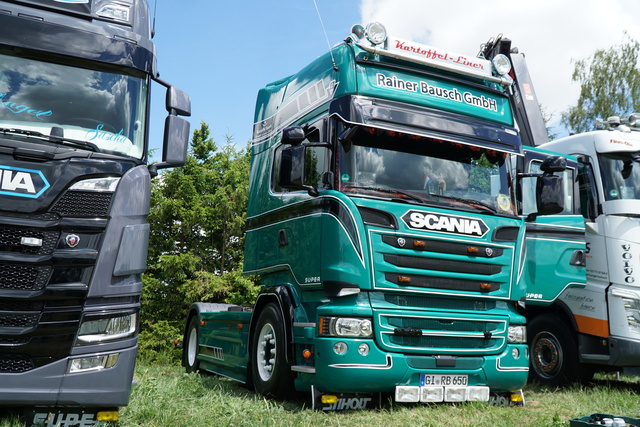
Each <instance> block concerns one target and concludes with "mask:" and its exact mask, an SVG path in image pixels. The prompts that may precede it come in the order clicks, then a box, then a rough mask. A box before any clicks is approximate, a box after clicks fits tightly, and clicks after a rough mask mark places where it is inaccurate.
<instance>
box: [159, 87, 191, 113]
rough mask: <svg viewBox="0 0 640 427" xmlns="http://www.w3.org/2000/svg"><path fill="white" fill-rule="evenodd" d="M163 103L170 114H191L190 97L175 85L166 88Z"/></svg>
mask: <svg viewBox="0 0 640 427" xmlns="http://www.w3.org/2000/svg"><path fill="white" fill-rule="evenodd" d="M165 105H166V108H167V112H168V113H169V114H171V115H172V116H186V117H189V116H191V98H190V97H189V95H187V94H186V93H184V92H183V91H181V90H180V89H178V88H177V87H173V86H169V87H168V88H167V98H166V100H165Z"/></svg>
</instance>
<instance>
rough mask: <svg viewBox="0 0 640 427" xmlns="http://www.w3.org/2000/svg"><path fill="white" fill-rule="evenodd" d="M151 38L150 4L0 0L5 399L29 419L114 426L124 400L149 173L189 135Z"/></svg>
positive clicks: (1, 391) (0, 306) (183, 104)
mask: <svg viewBox="0 0 640 427" xmlns="http://www.w3.org/2000/svg"><path fill="white" fill-rule="evenodd" d="M151 30H152V29H151V25H150V16H149V7H148V4H147V2H146V0H145V1H141V0H119V1H117V2H113V1H109V0H85V1H71V0H57V1H54V0H10V1H0V405H8V406H10V407H13V408H17V407H27V408H31V409H33V411H32V413H31V415H30V419H28V422H33V423H35V424H40V423H49V424H48V425H75V424H78V423H80V422H81V423H82V425H89V424H90V423H92V422H100V421H114V420H115V419H117V408H118V407H119V406H123V405H126V404H127V403H128V400H129V394H130V392H131V385H132V380H133V370H134V365H135V359H136V354H137V343H138V327H139V326H138V325H139V312H140V293H141V290H142V279H141V273H142V272H143V271H144V270H145V266H146V255H147V245H148V238H149V237H148V236H149V225H148V224H147V222H146V218H147V214H148V212H149V203H150V187H151V178H152V177H153V176H155V175H156V174H157V170H158V169H161V168H163V167H171V166H179V165H181V164H183V163H184V161H185V157H186V147H187V144H188V138H189V124H188V122H187V121H186V120H184V119H183V118H181V117H178V115H189V113H190V101H189V97H188V96H187V95H186V94H184V93H183V92H181V91H179V90H178V89H176V88H173V87H171V86H170V85H168V84H167V83H165V82H162V81H159V80H158V78H157V75H158V73H157V70H156V52H155V46H154V45H153V43H152V41H151ZM153 81H158V82H159V83H160V84H161V85H163V86H166V87H167V98H166V99H167V103H166V107H167V110H168V118H167V121H166V124H165V135H166V137H165V141H164V147H163V161H162V162H161V163H158V164H156V165H153V166H152V165H149V164H148V161H149V158H148V150H149V140H148V135H149V127H150V120H149V116H150V114H149V111H150V107H149V104H150V99H151V98H150V88H151V85H152V82H153Z"/></svg>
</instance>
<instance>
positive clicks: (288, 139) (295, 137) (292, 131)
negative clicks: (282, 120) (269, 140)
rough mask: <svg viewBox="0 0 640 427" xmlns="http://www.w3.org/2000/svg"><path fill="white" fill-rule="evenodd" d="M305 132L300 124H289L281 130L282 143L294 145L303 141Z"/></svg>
mask: <svg viewBox="0 0 640 427" xmlns="http://www.w3.org/2000/svg"><path fill="white" fill-rule="evenodd" d="M304 138H305V134H304V129H302V126H290V127H288V128H284V129H283V130H282V143H283V144H287V145H296V144H299V143H301V142H302V141H304Z"/></svg>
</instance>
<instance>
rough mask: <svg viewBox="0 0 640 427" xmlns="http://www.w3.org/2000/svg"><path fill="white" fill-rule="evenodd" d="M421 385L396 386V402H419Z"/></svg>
mask: <svg viewBox="0 0 640 427" xmlns="http://www.w3.org/2000/svg"><path fill="white" fill-rule="evenodd" d="M419 401H420V387H418V386H408V385H407V386H404V385H399V386H396V402H419Z"/></svg>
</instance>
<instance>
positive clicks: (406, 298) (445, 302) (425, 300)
mask: <svg viewBox="0 0 640 427" xmlns="http://www.w3.org/2000/svg"><path fill="white" fill-rule="evenodd" d="M384 300H385V301H386V302H388V303H390V304H394V305H397V306H399V307H413V308H418V309H421V308H429V309H437V310H449V311H452V310H453V311H461V310H463V311H489V310H493V309H494V308H496V302H495V301H492V300H476V299H460V298H442V297H438V298H436V297H428V296H421V295H397V294H388V293H385V295H384Z"/></svg>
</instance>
